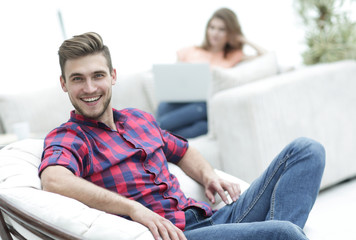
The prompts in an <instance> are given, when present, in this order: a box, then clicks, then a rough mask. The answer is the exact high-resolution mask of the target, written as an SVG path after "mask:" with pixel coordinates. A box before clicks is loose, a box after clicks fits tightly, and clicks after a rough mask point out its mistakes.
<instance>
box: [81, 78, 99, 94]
mask: <svg viewBox="0 0 356 240" xmlns="http://www.w3.org/2000/svg"><path fill="white" fill-rule="evenodd" d="M84 91H85V92H86V93H92V92H95V91H96V86H95V83H94V82H93V81H92V80H91V79H87V80H86V81H85V85H84Z"/></svg>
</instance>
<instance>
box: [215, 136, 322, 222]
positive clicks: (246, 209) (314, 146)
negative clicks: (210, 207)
mask: <svg viewBox="0 0 356 240" xmlns="http://www.w3.org/2000/svg"><path fill="white" fill-rule="evenodd" d="M324 166H325V151H324V148H323V147H322V146H321V145H320V144H319V143H317V142H315V141H313V140H311V139H308V138H298V139H296V140H295V141H293V142H292V143H291V144H289V145H288V146H287V147H286V148H284V149H283V151H282V152H281V153H280V154H279V155H278V156H277V157H276V158H275V159H274V160H273V161H272V163H271V164H270V166H269V167H268V168H267V169H266V171H265V172H264V173H263V174H262V175H261V176H260V177H259V178H258V179H256V180H255V181H254V182H253V183H252V184H251V186H250V187H249V189H247V190H246V191H245V192H244V193H243V194H242V195H241V196H240V198H239V199H238V201H236V202H235V203H233V204H230V205H227V206H225V207H224V208H222V209H220V210H219V211H218V212H217V213H215V214H214V215H213V216H212V220H213V221H214V222H216V224H219V223H222V222H221V221H225V220H226V219H227V220H228V222H237V223H244V222H256V221H266V220H282V221H290V222H292V223H294V224H296V225H298V226H299V227H300V228H303V227H304V225H305V222H306V220H307V218H308V215H309V212H310V210H311V209H312V207H313V205H314V202H315V200H316V197H317V195H318V192H319V188H320V182H321V178H322V174H323V171H324ZM224 219H225V220H224Z"/></svg>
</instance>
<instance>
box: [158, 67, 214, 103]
mask: <svg viewBox="0 0 356 240" xmlns="http://www.w3.org/2000/svg"><path fill="white" fill-rule="evenodd" d="M152 71H153V76H154V83H155V91H156V96H157V99H158V101H160V102H198V101H206V100H207V98H208V93H209V89H210V84H211V79H212V74H211V71H210V66H209V64H208V63H173V64H154V65H153V66H152Z"/></svg>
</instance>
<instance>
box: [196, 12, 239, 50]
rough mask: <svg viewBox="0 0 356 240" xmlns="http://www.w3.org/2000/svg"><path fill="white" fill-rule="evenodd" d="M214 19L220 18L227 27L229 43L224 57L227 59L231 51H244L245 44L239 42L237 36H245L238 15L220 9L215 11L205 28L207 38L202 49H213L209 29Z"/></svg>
mask: <svg viewBox="0 0 356 240" xmlns="http://www.w3.org/2000/svg"><path fill="white" fill-rule="evenodd" d="M214 18H219V19H221V20H223V21H224V23H225V26H226V32H227V39H228V42H227V43H226V45H225V47H224V57H226V56H227V55H228V53H229V52H231V51H234V50H240V49H242V48H243V43H241V42H240V41H238V40H237V36H239V35H241V36H243V33H242V30H241V26H240V23H239V21H238V19H237V16H236V14H235V13H234V12H233V11H231V10H230V9H228V8H220V9H218V10H217V11H215V12H214V14H213V15H212V16H211V17H210V19H209V21H208V23H207V25H206V28H205V38H204V41H203V44H202V45H201V48H203V49H205V50H209V48H210V47H211V45H210V42H209V39H208V28H209V25H210V23H211V21H212V20H213V19H214Z"/></svg>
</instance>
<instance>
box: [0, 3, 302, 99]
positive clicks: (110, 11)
mask: <svg viewBox="0 0 356 240" xmlns="http://www.w3.org/2000/svg"><path fill="white" fill-rule="evenodd" d="M292 3H293V0H274V1H265V0H249V1H237V0H196V1H191V0H130V1H127V0H125V1H123V0H102V1H97V0H95V1H94V0H53V1H45V0H13V1H1V2H0V24H1V39H0V41H1V44H0V54H1V58H0V59H1V60H0V61H1V62H0V69H1V73H2V74H1V77H0V94H1V93H11V92H18V91H32V90H34V89H36V88H45V87H48V86H53V85H54V84H57V85H58V82H59V74H60V71H59V65H58V59H57V50H58V47H59V45H60V44H61V43H62V41H63V36H62V32H61V29H60V25H59V21H58V16H57V11H58V10H60V11H61V13H62V16H63V20H64V25H65V28H66V33H67V37H71V36H73V35H75V34H80V33H83V32H87V31H96V32H98V33H100V34H101V35H102V36H103V38H104V41H105V42H106V44H107V45H108V46H109V48H110V49H111V53H112V58H113V63H114V65H115V67H116V68H117V71H118V73H119V74H129V73H132V72H137V71H141V70H145V69H149V68H150V67H151V65H152V63H158V62H160V63H163V62H174V61H175V58H176V56H175V52H176V50H177V49H179V48H181V47H185V46H189V45H195V44H200V43H201V41H202V39H203V33H204V28H205V25H206V22H207V20H208V18H209V17H210V16H211V14H212V13H213V11H215V10H216V9H218V8H220V7H229V8H231V9H232V10H234V11H235V12H236V13H237V15H238V18H239V20H240V22H241V25H242V27H243V31H244V33H245V35H246V36H247V37H248V38H250V39H251V40H253V41H254V42H256V43H258V44H259V45H261V46H263V47H264V48H266V49H268V50H270V51H275V52H276V53H277V57H278V61H279V63H280V64H281V65H282V66H298V65H300V64H301V57H300V53H301V51H302V49H303V28H302V26H300V25H299V24H298V22H299V18H298V16H296V14H295V12H294V10H293V8H292ZM58 86H59V85H58Z"/></svg>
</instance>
